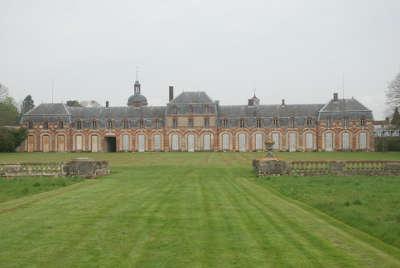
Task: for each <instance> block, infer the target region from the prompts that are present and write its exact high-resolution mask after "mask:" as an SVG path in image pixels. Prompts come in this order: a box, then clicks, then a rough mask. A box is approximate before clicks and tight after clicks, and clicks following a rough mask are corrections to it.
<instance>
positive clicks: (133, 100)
mask: <svg viewBox="0 0 400 268" xmlns="http://www.w3.org/2000/svg"><path fill="white" fill-rule="evenodd" d="M128 106H132V107H142V106H147V99H146V97H145V96H143V95H142V94H140V83H139V81H138V80H136V81H135V84H134V94H133V95H132V96H130V97H129V99H128Z"/></svg>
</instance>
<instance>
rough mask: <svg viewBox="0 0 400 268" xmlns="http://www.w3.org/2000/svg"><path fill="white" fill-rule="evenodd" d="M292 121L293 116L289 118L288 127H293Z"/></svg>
mask: <svg viewBox="0 0 400 268" xmlns="http://www.w3.org/2000/svg"><path fill="white" fill-rule="evenodd" d="M294 123H295V121H294V117H291V118H290V119H289V127H290V128H294Z"/></svg>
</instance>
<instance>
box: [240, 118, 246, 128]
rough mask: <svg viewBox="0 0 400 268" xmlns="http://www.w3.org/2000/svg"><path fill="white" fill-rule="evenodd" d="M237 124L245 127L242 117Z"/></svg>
mask: <svg viewBox="0 0 400 268" xmlns="http://www.w3.org/2000/svg"><path fill="white" fill-rule="evenodd" d="M239 126H240V128H244V127H245V124H244V119H240V123H239Z"/></svg>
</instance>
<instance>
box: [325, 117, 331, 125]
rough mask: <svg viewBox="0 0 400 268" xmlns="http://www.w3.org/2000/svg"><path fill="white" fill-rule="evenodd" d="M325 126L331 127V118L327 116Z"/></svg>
mask: <svg viewBox="0 0 400 268" xmlns="http://www.w3.org/2000/svg"><path fill="white" fill-rule="evenodd" d="M326 127H327V128H331V127H332V118H330V117H328V119H327V120H326Z"/></svg>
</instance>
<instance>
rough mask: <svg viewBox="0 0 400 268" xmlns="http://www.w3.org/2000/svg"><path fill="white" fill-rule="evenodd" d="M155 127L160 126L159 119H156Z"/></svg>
mask: <svg viewBox="0 0 400 268" xmlns="http://www.w3.org/2000/svg"><path fill="white" fill-rule="evenodd" d="M156 128H160V120H159V119H156Z"/></svg>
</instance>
